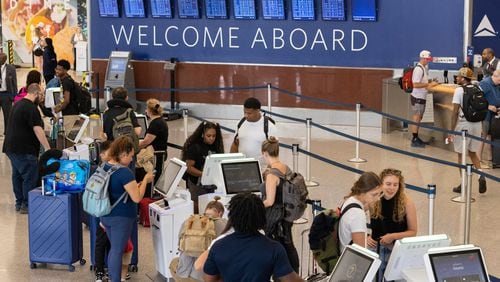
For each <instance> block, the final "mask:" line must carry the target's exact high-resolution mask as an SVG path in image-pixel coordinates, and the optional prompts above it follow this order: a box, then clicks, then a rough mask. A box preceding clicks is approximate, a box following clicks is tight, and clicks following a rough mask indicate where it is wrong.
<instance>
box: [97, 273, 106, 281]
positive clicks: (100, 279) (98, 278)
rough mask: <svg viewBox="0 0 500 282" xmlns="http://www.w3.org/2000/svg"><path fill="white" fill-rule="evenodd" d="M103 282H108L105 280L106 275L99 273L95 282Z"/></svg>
mask: <svg viewBox="0 0 500 282" xmlns="http://www.w3.org/2000/svg"><path fill="white" fill-rule="evenodd" d="M103 281H106V280H105V279H104V273H102V272H97V273H96V275H95V282H103Z"/></svg>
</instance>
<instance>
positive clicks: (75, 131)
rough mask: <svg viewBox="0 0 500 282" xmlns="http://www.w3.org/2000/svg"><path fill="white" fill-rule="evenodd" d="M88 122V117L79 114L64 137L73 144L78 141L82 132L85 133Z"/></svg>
mask: <svg viewBox="0 0 500 282" xmlns="http://www.w3.org/2000/svg"><path fill="white" fill-rule="evenodd" d="M88 124H89V117H88V116H86V115H83V114H81V115H80V116H79V117H78V119H77V120H75V123H73V126H72V127H71V129H70V130H69V132H68V133H67V134H66V139H68V140H69V141H71V142H73V143H75V144H76V143H78V142H79V141H80V139H81V138H82V137H83V134H84V133H85V130H86V129H87V125H88Z"/></svg>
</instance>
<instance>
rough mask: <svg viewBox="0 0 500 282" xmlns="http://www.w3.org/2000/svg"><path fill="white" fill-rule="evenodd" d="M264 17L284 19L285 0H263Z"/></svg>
mask: <svg viewBox="0 0 500 282" xmlns="http://www.w3.org/2000/svg"><path fill="white" fill-rule="evenodd" d="M262 17H263V18H264V19H265V20H284V19H285V3H284V0H262Z"/></svg>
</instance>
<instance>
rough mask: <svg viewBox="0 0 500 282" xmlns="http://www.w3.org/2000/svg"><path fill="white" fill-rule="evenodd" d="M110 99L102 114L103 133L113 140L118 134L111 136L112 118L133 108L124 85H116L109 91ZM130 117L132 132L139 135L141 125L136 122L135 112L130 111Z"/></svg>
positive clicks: (105, 136)
mask: <svg viewBox="0 0 500 282" xmlns="http://www.w3.org/2000/svg"><path fill="white" fill-rule="evenodd" d="M111 97H112V99H111V100H109V101H108V103H107V105H108V109H107V110H106V111H105V112H104V114H103V117H102V119H103V133H104V138H105V139H107V140H115V138H117V137H118V136H113V125H114V119H115V118H116V117H117V116H119V115H122V114H123V113H125V111H127V109H133V107H132V105H131V104H130V103H129V102H128V91H127V89H126V88H124V87H116V88H114V89H113V91H112V92H111ZM130 119H131V121H132V125H133V127H134V132H135V134H136V135H137V136H139V135H141V130H142V129H141V126H140V125H139V123H138V122H137V117H136V116H135V112H134V111H131V113H130Z"/></svg>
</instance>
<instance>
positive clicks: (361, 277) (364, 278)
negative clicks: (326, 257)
mask: <svg viewBox="0 0 500 282" xmlns="http://www.w3.org/2000/svg"><path fill="white" fill-rule="evenodd" d="M379 267H380V259H379V258H378V255H377V254H376V253H374V252H372V251H370V250H367V249H365V248H363V247H360V246H358V245H356V244H353V245H348V246H346V248H345V249H344V251H343V252H342V255H341V256H340V258H339V260H338V262H337V264H336V265H335V268H334V269H333V271H332V273H331V274H330V277H329V278H328V282H338V281H352V282H371V281H373V279H374V278H375V276H376V275H377V271H378V268H379Z"/></svg>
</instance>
